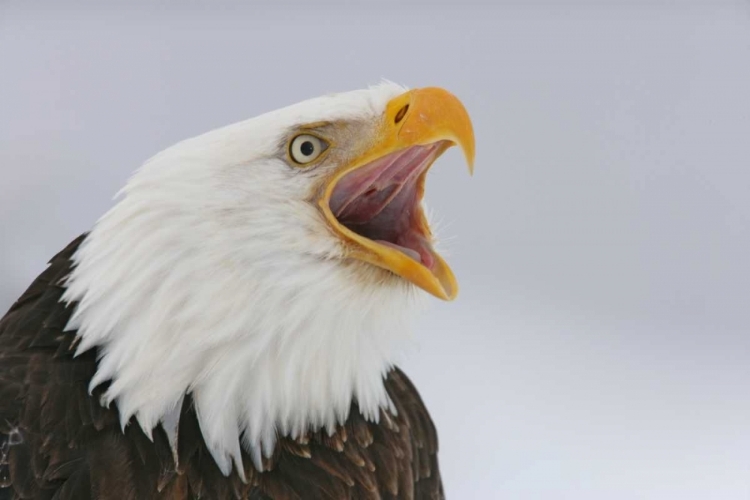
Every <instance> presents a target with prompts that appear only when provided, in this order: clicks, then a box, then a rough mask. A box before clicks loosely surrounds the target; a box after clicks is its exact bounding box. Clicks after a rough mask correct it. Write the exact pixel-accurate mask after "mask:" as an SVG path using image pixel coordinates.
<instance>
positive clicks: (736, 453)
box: [0, 0, 750, 500]
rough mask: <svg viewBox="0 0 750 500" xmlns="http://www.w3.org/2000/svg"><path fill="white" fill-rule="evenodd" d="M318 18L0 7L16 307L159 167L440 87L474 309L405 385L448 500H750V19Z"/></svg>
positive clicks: (674, 11) (444, 194)
mask: <svg viewBox="0 0 750 500" xmlns="http://www.w3.org/2000/svg"><path fill="white" fill-rule="evenodd" d="M148 5H151V6H148ZM185 5H188V6H189V7H185ZM306 5H307V6H299V5H295V4H293V3H290V2H283V3H277V4H271V3H266V4H258V3H253V2H249V3H247V2H246V3H239V2H237V3H234V4H233V3H225V2H221V3H218V2H187V3H178V2H175V1H172V2H168V1H162V2H152V3H150V4H147V3H145V2H140V3H138V2H136V3H133V2H125V1H122V2H115V3H113V2H104V3H102V2H93V1H92V2H66V1H57V2H52V1H50V2H48V3H43V2H35V1H28V0H25V1H9V0H0V169H1V170H0V307H2V308H3V309H5V308H7V307H8V306H9V305H10V304H11V302H12V301H13V300H14V299H15V298H16V297H17V296H18V295H19V294H20V293H21V291H22V290H23V289H24V288H25V286H26V285H27V284H28V283H29V282H30V280H31V279H32V278H33V277H34V276H35V275H36V274H37V273H38V272H40V271H41V270H42V269H43V266H44V263H45V262H46V260H47V259H48V258H49V257H51V256H52V255H53V254H54V253H55V252H56V251H57V250H59V249H60V248H61V247H62V246H64V245H65V244H66V243H67V242H68V241H69V240H71V239H72V238H73V237H75V236H76V235H78V234H79V233H80V232H82V231H84V230H86V229H87V228H89V227H90V226H91V224H92V223H93V222H94V221H95V220H96V218H97V217H98V216H99V215H101V214H102V213H103V212H104V211H105V210H106V209H107V208H108V207H109V206H110V205H111V198H112V196H113V195H114V193H115V192H116V191H117V190H118V189H119V188H120V187H121V186H122V185H123V183H124V182H125V180H126V178H127V177H128V175H129V173H130V172H131V171H132V170H133V169H134V168H136V167H137V166H138V165H139V164H140V163H141V162H143V161H144V160H145V159H147V158H148V157H150V156H151V155H153V154H154V153H156V152H157V151H159V150H160V149H162V148H164V147H166V146H169V145H170V144H172V143H174V142H176V141H178V140H180V139H183V138H186V137H190V136H193V135H196V134H198V133H201V132H203V131H206V130H209V129H212V128H214V127H217V126H220V125H224V124H227V123H230V122H234V121H237V120H240V119H244V118H247V117H250V116H253V115H255V114H258V113H261V112H263V111H267V110H270V109H274V108H277V107H280V106H283V105H286V104H289V103H292V102H296V101H298V100H301V99H303V98H307V97H312V96H316V95H319V94H322V93H326V92H330V91H337V90H348V89H353V88H359V87H362V86H365V85H367V84H370V83H376V82H378V81H379V80H380V79H381V78H382V77H385V78H388V79H391V80H394V81H397V82H400V83H404V84H407V85H410V86H423V85H440V86H443V87H446V88H448V89H450V90H452V91H453V92H455V93H456V94H457V95H458V96H460V97H461V98H462V100H463V101H464V103H465V104H466V106H467V108H468V109H469V111H470V113H471V115H472V117H473V120H474V124H475V127H476V138H477V162H476V174H475V176H474V178H470V177H468V176H467V175H466V173H465V171H464V167H463V165H462V164H461V158H460V155H459V154H458V152H456V151H453V152H450V153H448V154H447V155H446V157H444V158H443V159H442V160H441V161H440V163H439V164H438V165H437V166H436V168H435V169H434V170H433V172H432V176H431V180H430V182H429V183H428V199H429V201H430V204H431V205H432V207H433V208H434V209H435V210H436V211H437V213H438V215H439V216H440V219H441V221H442V222H443V224H441V225H443V226H445V228H444V231H443V234H444V235H445V236H446V237H447V238H446V245H445V246H447V247H448V249H449V261H450V262H451V263H452V265H453V267H454V270H455V271H456V274H457V275H458V277H459V280H460V283H461V286H462V292H461V294H460V296H459V299H458V300H457V302H455V303H451V304H446V303H439V302H437V301H435V303H434V304H433V307H432V308H431V312H430V314H429V315H428V316H426V317H425V318H424V320H423V321H422V322H421V324H420V329H419V331H418V332H417V333H418V335H417V339H418V349H416V350H414V351H412V352H411V354H410V355H409V360H408V362H407V363H406V366H405V368H406V369H407V371H408V373H409V374H410V375H411V376H412V377H413V379H414V380H415V382H416V383H417V385H418V387H419V388H420V390H421V392H422V394H423V396H424V399H425V400H426V402H427V404H428V406H429V407H430V408H431V411H432V414H433V417H434V419H435V421H436V423H437V425H438V428H439V431H440V444H441V456H440V460H441V463H442V470H443V476H444V480H445V486H446V489H447V492H448V494H449V497H450V498H451V499H471V498H480V499H486V498H509V499H635V498H638V499H655V500H661V499H720V500H730V499H747V498H749V497H750V334H749V333H750V332H749V331H748V325H750V289H749V287H748V285H749V284H750V260H749V259H748V257H749V255H750V4H749V3H748V2H746V1H738V2H719V1H705V2H687V3H679V2H666V1H665V2H659V3H648V2H635V3H625V2H621V3H613V2H606V3H594V2H584V3H580V2H578V3H571V2H556V3H541V2H532V3H526V2H523V3H522V2H517V3H496V4H494V6H490V4H486V5H481V4H478V3H474V4H469V3H462V2H459V1H458V0H455V1H454V2H450V3H449V2H438V3H432V2H426V1H425V2H410V3H408V5H405V4H404V3H398V2H395V1H389V2H371V3H364V2H344V1H338V2H327V3H323V4H320V5H319V6H317V7H313V6H311V5H309V4H306ZM53 6H54V7H53Z"/></svg>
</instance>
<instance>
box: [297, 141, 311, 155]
mask: <svg viewBox="0 0 750 500" xmlns="http://www.w3.org/2000/svg"><path fill="white" fill-rule="evenodd" d="M299 150H300V152H301V153H302V154H303V155H305V156H310V155H311V154H313V153H314V152H315V145H314V144H313V143H312V142H310V141H305V142H303V143H302V145H301V146H300V147H299Z"/></svg>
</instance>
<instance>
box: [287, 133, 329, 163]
mask: <svg viewBox="0 0 750 500" xmlns="http://www.w3.org/2000/svg"><path fill="white" fill-rule="evenodd" d="M326 149H328V143H327V142H326V141H324V140H323V139H321V138H320V137H316V136H314V135H311V134H300V135H298V136H296V137H295V138H294V139H292V142H291V143H289V156H291V157H292V160H294V162H295V163H298V164H300V165H305V164H307V163H310V162H313V161H315V160H316V159H317V158H318V157H319V156H320V155H321V154H323V151H325V150H326Z"/></svg>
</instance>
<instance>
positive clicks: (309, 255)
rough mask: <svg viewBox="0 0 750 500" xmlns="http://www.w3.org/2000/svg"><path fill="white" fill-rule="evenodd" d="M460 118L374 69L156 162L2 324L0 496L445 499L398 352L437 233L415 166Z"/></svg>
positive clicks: (439, 146) (443, 279) (430, 276)
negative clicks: (376, 80) (365, 83)
mask: <svg viewBox="0 0 750 500" xmlns="http://www.w3.org/2000/svg"><path fill="white" fill-rule="evenodd" d="M453 145H458V146H459V147H460V148H461V149H462V150H463V153H464V155H465V157H466V160H467V162H468V165H469V168H470V169H471V166H472V164H473V158H474V135H473V130H472V124H471V121H470V119H469V116H468V114H467V112H466V110H465V108H464V106H463V105H462V104H461V102H460V101H459V100H458V99H457V98H456V97H455V96H454V95H452V94H451V93H449V92H447V91H445V90H443V89H440V88H419V89H413V90H408V89H406V88H404V87H401V86H398V85H395V84H392V83H389V82H386V83H383V84H380V85H377V86H374V87H370V88H367V89H364V90H357V91H352V92H346V93H340V94H332V95H326V96H323V97H319V98H315V99H311V100H307V101H303V102H301V103H298V104H295V105H292V106H289V107H286V108H283V109H279V110H276V111H273V112H269V113H267V114H264V115H261V116H258V117H256V118H253V119H250V120H247V121H243V122H240V123H236V124H233V125H229V126H227V127H224V128H220V129H217V130H214V131H211V132H208V133H206V134H204V135H201V136H198V137H195V138H193V139H189V140H186V141H183V142H180V143H178V144H176V145H174V146H172V147H170V148H168V149H166V150H164V151H162V152H161V153H159V154H157V155H156V156H154V157H153V158H151V159H150V160H148V161H147V162H146V163H145V164H144V165H143V166H142V167H141V168H140V169H139V170H137V171H136V173H135V174H134V175H133V176H132V177H131V179H130V180H129V181H128V183H127V184H126V186H125V187H124V189H123V190H122V191H121V192H120V193H119V194H118V197H117V202H116V203H115V205H114V206H113V208H111V209H110V210H109V211H108V212H107V213H106V214H105V215H104V216H103V217H101V218H100V219H99V220H98V221H97V222H96V224H95V225H94V226H93V227H92V229H91V230H90V231H89V232H88V233H85V234H83V235H81V236H80V237H78V238H77V239H76V240H75V241H73V242H72V243H70V244H69V245H68V246H67V247H66V248H65V249H64V250H62V251H61V252H60V253H58V254H57V255H56V256H55V257H53V258H52V260H51V261H50V263H49V266H48V267H47V269H46V270H45V271H44V272H43V273H42V274H41V275H40V276H39V277H38V278H37V279H36V280H35V281H34V282H33V283H32V284H31V285H30V287H29V288H28V289H27V290H26V291H25V292H24V293H23V294H22V295H21V297H20V298H19V299H18V300H17V301H16V302H15V303H14V304H13V306H12V307H11V308H10V310H9V311H8V312H7V314H6V315H5V316H4V317H3V319H2V320H1V321H0V499H3V500H4V499H41V498H44V499H49V498H54V499H59V500H66V499H69V500H73V499H75V500H85V499H118V500H122V499H134V500H144V499H157V498H158V499H188V498H190V499H192V498H204V499H227V498H243V499H279V500H284V499H298V498H299V499H308V498H309V499H317V498H331V499H347V498H351V499H378V498H380V499H393V498H399V499H411V498H415V499H421V498H443V496H444V495H443V486H442V483H441V479H440V474H439V471H438V460H437V449H438V445H437V436H436V432H435V427H434V425H433V422H432V421H431V419H430V416H429V414H428V413H427V410H426V409H425V407H424V405H423V403H422V401H421V399H420V396H419V394H418V393H417V391H416V389H415V388H414V386H413V385H412V384H411V382H410V381H409V379H408V378H407V377H406V376H405V375H404V374H403V373H402V372H401V371H400V370H399V369H398V368H397V367H395V366H394V360H395V357H396V354H397V352H398V349H399V345H400V342H401V341H402V340H403V338H404V337H405V336H406V334H407V333H408V328H409V327H408V325H409V320H410V318H411V316H412V313H413V311H415V310H417V309H418V308H419V304H420V298H421V297H423V296H425V292H426V293H429V294H432V295H434V296H436V297H439V298H441V299H445V300H450V299H453V298H454V297H455V296H456V293H457V291H458V288H457V284H456V279H455V278H454V275H453V273H452V272H451V270H450V268H449V267H448V265H447V264H446V263H445V261H444V260H443V259H442V258H441V257H440V255H438V254H437V253H436V252H435V250H434V249H433V240H434V238H433V235H432V232H431V229H430V227H429V224H428V221H427V219H426V217H425V214H424V210H423V204H422V197H423V192H424V182H425V176H426V173H427V170H428V169H429V168H430V166H431V165H432V163H433V162H434V161H435V159H436V158H438V157H439V156H440V155H441V154H442V153H443V152H444V151H445V150H446V149H447V148H449V147H450V146H453Z"/></svg>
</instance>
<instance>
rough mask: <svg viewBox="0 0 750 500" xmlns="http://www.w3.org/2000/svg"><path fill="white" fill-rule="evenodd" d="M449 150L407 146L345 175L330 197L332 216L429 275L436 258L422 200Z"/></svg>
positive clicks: (437, 144)
mask: <svg viewBox="0 0 750 500" xmlns="http://www.w3.org/2000/svg"><path fill="white" fill-rule="evenodd" d="M448 146H449V144H448V142H447V141H437V142H434V143H432V144H427V145H423V146H421V145H417V146H411V147H408V148H405V149H402V150H400V151H396V152H394V153H390V154H388V155H385V156H383V157H382V158H378V159H376V160H374V161H372V162H370V163H369V164H367V165H364V166H363V167H361V168H358V169H356V170H354V171H352V172H349V173H348V174H346V175H345V176H344V177H342V178H341V179H340V180H339V181H338V182H337V183H336V185H335V186H334V188H333V192H332V193H331V197H330V201H329V206H330V210H331V212H332V214H333V216H334V217H335V218H336V220H337V221H338V223H339V224H341V225H342V226H344V227H346V228H347V229H349V230H350V231H352V232H354V233H355V234H357V235H359V236H361V237H363V238H367V239H368V240H371V241H373V242H375V243H377V244H379V245H383V246H386V247H389V248H392V249H395V250H397V251H399V252H401V253H403V254H404V255H406V256H408V257H409V258H410V259H412V260H414V261H416V262H418V263H420V264H422V265H423V266H425V267H426V268H428V269H429V270H431V271H433V270H434V269H435V265H436V263H437V259H436V254H435V252H434V250H433V249H432V244H431V234H430V230H429V226H428V224H427V221H426V219H425V216H424V212H423V210H422V206H421V200H422V195H423V192H424V181H425V177H426V173H427V170H428V169H429V168H430V166H431V165H432V163H433V162H434V161H435V159H436V158H437V157H438V156H440V154H441V153H442V152H443V151H445V149H446V148H447V147H448Z"/></svg>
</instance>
